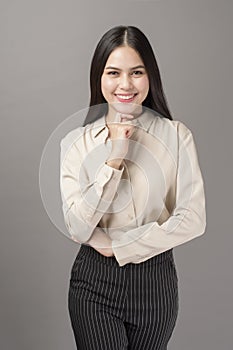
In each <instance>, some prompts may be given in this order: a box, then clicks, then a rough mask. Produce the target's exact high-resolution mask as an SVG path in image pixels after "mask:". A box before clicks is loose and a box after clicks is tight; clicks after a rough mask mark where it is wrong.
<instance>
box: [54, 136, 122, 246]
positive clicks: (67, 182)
mask: <svg viewBox="0 0 233 350" xmlns="http://www.w3.org/2000/svg"><path fill="white" fill-rule="evenodd" d="M70 143H71V142H70V140H69V138H68V137H65V138H64V139H62V140H61V142H60V147H61V158H60V191H61V197H62V202H63V205H62V210H63V214H64V219H65V225H66V228H67V229H68V231H69V233H70V235H71V237H72V239H73V240H74V241H78V242H80V243H85V242H87V241H88V240H89V238H90V237H91V234H92V232H93V230H94V228H95V227H96V226H97V224H98V222H99V221H100V219H101V217H102V216H103V215H104V213H105V212H106V211H107V209H108V207H109V205H110V204H111V202H112V200H113V198H114V196H115V194H116V191H117V188H118V185H119V182H120V179H121V175H122V173H123V171H124V167H123V168H122V169H120V170H118V169H115V168H112V167H110V166H109V165H107V164H106V163H105V161H101V162H100V165H99V166H98V169H95V167H92V169H93V174H92V175H93V176H92V177H90V174H88V172H87V169H86V166H85V162H86V160H87V159H88V157H85V155H84V154H83V153H84V152H83V150H82V149H80V148H79V147H78V144H77V142H73V143H72V144H71V145H70ZM83 158H84V159H83ZM87 165H88V164H87Z"/></svg>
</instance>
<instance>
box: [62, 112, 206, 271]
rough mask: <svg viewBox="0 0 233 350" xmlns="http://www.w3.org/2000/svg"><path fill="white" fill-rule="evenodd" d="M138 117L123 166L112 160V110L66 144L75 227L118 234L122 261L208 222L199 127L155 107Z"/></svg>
mask: <svg viewBox="0 0 233 350" xmlns="http://www.w3.org/2000/svg"><path fill="white" fill-rule="evenodd" d="M133 123H134V124H135V132H134V133H133V135H132V136H131V138H130V141H129V149H128V153H127V155H126V157H125V159H124V161H123V163H122V168H121V170H118V169H115V168H113V167H111V166H109V165H107V164H106V163H105V162H106V160H107V159H108V156H109V154H110V152H111V143H112V141H111V139H110V138H109V137H108V128H107V125H106V119H105V115H104V116H102V117H101V118H100V119H98V120H97V121H95V122H93V123H90V124H87V125H86V126H84V127H78V128H76V129H74V130H72V131H71V132H69V133H68V134H67V135H65V137H64V138H63V139H62V140H61V144H60V146H61V159H60V189H61V198H62V203H63V205H62V209H63V214H64V220H65V224H66V227H67V230H68V233H69V234H70V237H71V238H72V239H73V240H74V241H78V242H80V243H85V242H87V241H88V240H89V239H90V237H91V235H92V233H93V230H94V229H95V227H96V226H99V227H101V228H102V229H103V230H104V231H105V233H106V234H107V235H109V237H110V238H111V239H112V249H113V252H114V255H115V257H116V259H117V261H118V263H119V265H120V266H123V265H125V264H127V263H130V262H131V263H140V262H143V261H145V260H147V259H149V258H151V257H153V256H155V255H158V254H160V253H162V252H164V251H166V250H168V249H171V248H173V247H175V246H178V245H180V244H183V243H185V242H188V241H190V240H191V239H193V238H195V237H198V236H200V235H202V234H203V233H204V232H205V228H206V210H205V192H204V184H203V178H202V174H201V171H200V167H199V163H198V156H197V150H196V147H195V143H194V139H193V135H192V132H191V131H190V130H189V129H188V128H187V126H185V125H184V123H182V122H180V121H178V120H170V119H167V118H162V117H160V116H158V115H156V113H155V114H154V113H152V111H150V110H146V111H144V112H143V113H142V114H141V115H140V116H139V117H138V118H137V119H135V120H133Z"/></svg>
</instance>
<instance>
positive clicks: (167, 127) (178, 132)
mask: <svg viewBox="0 0 233 350" xmlns="http://www.w3.org/2000/svg"><path fill="white" fill-rule="evenodd" d="M150 132H152V133H154V134H156V135H158V136H161V137H163V138H166V137H167V138H168V139H170V138H171V136H172V135H173V137H175V138H181V139H183V138H185V137H186V136H187V135H192V131H191V129H190V128H189V127H188V126H187V125H186V123H184V122H183V121H181V120H178V119H175V120H170V119H168V118H165V117H160V116H156V117H155V118H154V122H153V123H152V125H151V128H150Z"/></svg>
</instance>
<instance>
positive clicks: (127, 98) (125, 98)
mask: <svg viewBox="0 0 233 350" xmlns="http://www.w3.org/2000/svg"><path fill="white" fill-rule="evenodd" d="M117 96H118V97H120V98H121V99H123V100H129V99H130V98H132V97H134V95H130V96H122V95H117Z"/></svg>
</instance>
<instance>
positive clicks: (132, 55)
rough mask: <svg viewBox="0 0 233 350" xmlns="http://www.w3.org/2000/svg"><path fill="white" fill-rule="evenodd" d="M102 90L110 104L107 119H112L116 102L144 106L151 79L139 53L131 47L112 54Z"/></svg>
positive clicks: (122, 48)
mask: <svg viewBox="0 0 233 350" xmlns="http://www.w3.org/2000/svg"><path fill="white" fill-rule="evenodd" d="M101 90H102V94H103V96H104V98H105V100H106V101H107V102H108V104H109V107H110V109H109V111H108V116H107V119H108V118H109V119H110V120H111V119H112V118H111V117H110V114H111V104H112V103H114V102H122V103H132V102H133V103H135V104H138V105H140V104H142V102H143V101H144V100H145V98H146V96H147V94H148V91H149V78H148V75H147V72H146V69H145V66H144V65H143V62H142V59H141V58H140V56H139V55H138V53H137V52H136V51H135V50H134V49H133V48H131V47H129V46H122V47H118V48H116V49H115V50H113V52H112V53H111V54H110V56H109V58H108V60H107V62H106V66H105V68H104V72H103V74H102V78H101Z"/></svg>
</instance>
